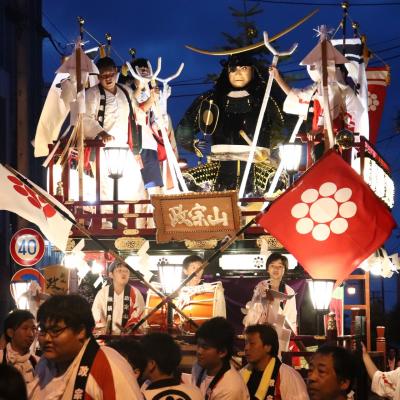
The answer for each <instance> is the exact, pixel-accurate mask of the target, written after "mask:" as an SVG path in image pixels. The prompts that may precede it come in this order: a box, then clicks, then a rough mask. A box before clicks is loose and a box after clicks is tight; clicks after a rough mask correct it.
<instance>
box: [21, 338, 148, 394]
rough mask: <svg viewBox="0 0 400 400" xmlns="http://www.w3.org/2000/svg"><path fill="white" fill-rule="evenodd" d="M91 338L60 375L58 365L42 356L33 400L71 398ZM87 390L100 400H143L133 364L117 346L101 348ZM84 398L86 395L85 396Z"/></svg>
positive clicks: (33, 391) (92, 368)
mask: <svg viewBox="0 0 400 400" xmlns="http://www.w3.org/2000/svg"><path fill="white" fill-rule="evenodd" d="M88 342H89V341H88V340H87V341H86V342H85V344H84V346H83V347H82V349H81V350H80V352H79V353H78V355H77V356H76V357H75V358H74V360H73V361H72V363H71V364H70V366H69V367H68V369H67V371H66V372H65V373H64V374H63V375H61V376H57V375H56V370H55V367H54V365H53V364H52V363H51V362H49V361H48V360H47V359H46V358H44V357H43V358H42V359H41V360H40V362H39V364H38V365H37V367H36V373H37V377H36V378H35V381H34V383H35V385H34V387H33V390H32V392H31V395H30V396H29V400H71V399H72V397H73V391H74V385H75V377H76V375H77V373H78V368H79V364H80V361H81V359H82V356H83V354H84V351H85V349H86V346H87V344H88ZM85 393H87V394H88V395H89V396H90V398H92V399H96V400H125V399H132V400H141V399H142V394H141V393H140V389H139V386H138V384H137V381H136V379H135V377H134V373H133V370H132V368H131V366H130V365H129V363H128V362H127V361H126V360H125V358H123V357H122V356H121V355H120V354H119V353H117V352H116V351H115V350H114V349H111V348H110V347H107V346H102V347H100V349H99V351H98V352H97V354H96V357H95V359H94V362H93V365H92V367H91V370H90V374H89V377H88V380H87V382H86V387H85ZM83 398H84V397H82V399H83Z"/></svg>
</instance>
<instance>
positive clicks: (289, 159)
mask: <svg viewBox="0 0 400 400" xmlns="http://www.w3.org/2000/svg"><path fill="white" fill-rule="evenodd" d="M302 147H303V146H302V145H301V144H297V143H286V144H281V145H280V146H279V157H280V159H281V162H282V165H283V169H284V170H286V172H287V173H288V174H289V176H290V180H291V182H290V184H291V183H292V181H293V176H294V174H295V172H297V171H298V170H299V168H300V161H301V153H302Z"/></svg>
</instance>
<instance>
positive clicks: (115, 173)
mask: <svg viewBox="0 0 400 400" xmlns="http://www.w3.org/2000/svg"><path fill="white" fill-rule="evenodd" d="M128 151H129V148H128V147H106V148H104V154H105V156H106V160H107V169H108V176H109V177H110V178H111V179H112V180H113V181H114V187H113V200H114V204H113V214H114V219H113V226H112V227H113V229H116V228H117V226H118V216H117V214H118V204H117V203H116V202H117V201H118V179H119V178H122V176H123V175H124V168H125V161H126V156H127V154H128Z"/></svg>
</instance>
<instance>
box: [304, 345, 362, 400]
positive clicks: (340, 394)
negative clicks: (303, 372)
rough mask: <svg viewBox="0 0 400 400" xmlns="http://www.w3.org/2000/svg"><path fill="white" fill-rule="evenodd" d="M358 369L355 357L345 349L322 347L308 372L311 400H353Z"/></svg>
mask: <svg viewBox="0 0 400 400" xmlns="http://www.w3.org/2000/svg"><path fill="white" fill-rule="evenodd" d="M356 369H357V367H356V362H355V360H354V357H353V356H352V355H351V354H350V353H349V352H348V351H347V350H346V349H344V348H343V347H336V346H328V345H323V346H321V347H320V348H319V349H318V350H317V352H316V353H315V355H314V356H313V357H312V359H311V362H310V368H309V370H308V380H307V388H308V393H309V395H310V400H347V399H352V398H353V396H352V385H353V383H354V379H355V374H356Z"/></svg>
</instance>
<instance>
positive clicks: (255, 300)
mask: <svg viewBox="0 0 400 400" xmlns="http://www.w3.org/2000/svg"><path fill="white" fill-rule="evenodd" d="M267 289H269V280H264V281H261V282H259V283H258V284H257V286H256V287H255V288H254V292H253V297H252V299H251V301H250V302H249V303H248V305H247V307H248V311H247V315H246V317H245V318H244V320H243V324H244V325H245V326H249V325H254V324H265V323H268V322H269V321H268V319H267V306H268V303H269V302H267V299H266V290H267ZM285 293H286V294H288V295H293V297H292V298H291V299H288V300H286V302H285V304H284V306H283V309H282V308H281V307H280V306H279V307H278V310H279V311H278V313H279V314H281V315H284V316H285V318H286V320H287V322H288V324H289V325H290V328H291V329H292V330H293V332H294V333H295V334H297V308H296V296H294V294H295V292H294V290H293V289H292V288H291V287H290V286H288V285H285ZM274 301H278V302H279V300H274Z"/></svg>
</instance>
